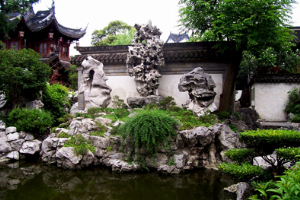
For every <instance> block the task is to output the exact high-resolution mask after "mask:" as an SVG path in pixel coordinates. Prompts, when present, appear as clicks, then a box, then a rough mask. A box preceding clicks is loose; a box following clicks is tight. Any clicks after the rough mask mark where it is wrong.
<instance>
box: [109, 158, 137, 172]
mask: <svg viewBox="0 0 300 200" xmlns="http://www.w3.org/2000/svg"><path fill="white" fill-rule="evenodd" d="M103 163H104V164H105V165H106V166H107V167H111V168H112V171H114V172H129V171H137V170H139V169H141V166H140V165H138V164H136V163H131V164H129V163H128V162H125V161H123V160H120V159H111V158H106V159H104V160H103Z"/></svg>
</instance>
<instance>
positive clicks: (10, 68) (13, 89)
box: [0, 49, 50, 107]
mask: <svg viewBox="0 0 300 200" xmlns="http://www.w3.org/2000/svg"><path fill="white" fill-rule="evenodd" d="M39 58H40V54H39V53H37V52H35V51H34V50H32V49H22V50H20V51H15V50H1V51H0V60H1V62H0V91H3V92H4V93H5V95H6V97H7V98H8V100H10V101H11V102H12V104H13V106H14V107H16V106H17V105H19V103H20V99H21V97H26V98H27V99H29V100H33V99H34V98H37V96H36V95H37V94H38V93H39V92H40V91H42V90H43V89H44V88H45V87H46V83H47V81H48V77H49V75H50V68H49V66H48V65H46V64H44V63H42V62H41V61H39Z"/></svg>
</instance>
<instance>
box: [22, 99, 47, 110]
mask: <svg viewBox="0 0 300 200" xmlns="http://www.w3.org/2000/svg"><path fill="white" fill-rule="evenodd" d="M26 107H27V108H28V109H40V108H42V107H44V104H43V103H42V102H41V101H40V100H34V101H30V102H28V103H26Z"/></svg>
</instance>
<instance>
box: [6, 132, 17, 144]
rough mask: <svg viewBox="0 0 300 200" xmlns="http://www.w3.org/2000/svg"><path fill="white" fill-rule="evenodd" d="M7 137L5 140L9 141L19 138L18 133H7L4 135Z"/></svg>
mask: <svg viewBox="0 0 300 200" xmlns="http://www.w3.org/2000/svg"><path fill="white" fill-rule="evenodd" d="M6 137H7V142H10V141H14V140H17V139H19V133H16V132H15V133H9V134H7V135H6Z"/></svg>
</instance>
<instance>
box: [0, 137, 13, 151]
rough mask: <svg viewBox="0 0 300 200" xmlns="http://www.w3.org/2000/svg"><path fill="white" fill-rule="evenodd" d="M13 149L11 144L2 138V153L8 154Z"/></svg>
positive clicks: (0, 139)
mask: <svg viewBox="0 0 300 200" xmlns="http://www.w3.org/2000/svg"><path fill="white" fill-rule="evenodd" d="M11 149H12V148H11V146H10V144H9V143H7V142H6V141H4V140H3V139H2V138H0V153H8V152H10V151H11Z"/></svg>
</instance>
